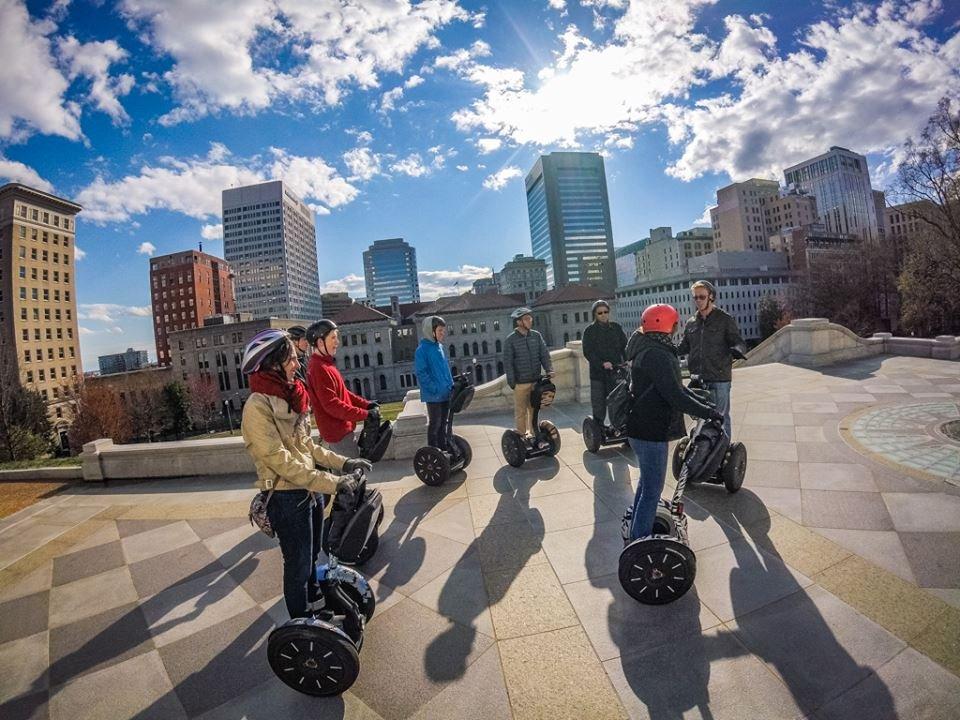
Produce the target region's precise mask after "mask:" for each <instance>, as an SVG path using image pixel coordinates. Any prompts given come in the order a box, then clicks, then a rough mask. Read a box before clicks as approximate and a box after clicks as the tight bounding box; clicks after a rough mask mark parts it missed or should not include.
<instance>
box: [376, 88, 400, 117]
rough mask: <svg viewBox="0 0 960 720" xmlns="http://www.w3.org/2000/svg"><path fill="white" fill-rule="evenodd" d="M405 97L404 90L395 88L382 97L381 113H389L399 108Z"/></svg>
mask: <svg viewBox="0 0 960 720" xmlns="http://www.w3.org/2000/svg"><path fill="white" fill-rule="evenodd" d="M402 97H403V88H402V87H395V88H393V90H388V91H387V92H385V93H384V94H383V95H381V96H380V112H382V113H388V112H390V111H391V110H393V109H394V108H396V106H397V102H398V101H399V100H400V98H402Z"/></svg>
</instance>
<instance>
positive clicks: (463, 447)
mask: <svg viewBox="0 0 960 720" xmlns="http://www.w3.org/2000/svg"><path fill="white" fill-rule="evenodd" d="M453 443H454V444H455V445H456V446H457V450H458V451H459V452H460V457H462V458H463V468H461V469H462V470H466V469H467V466H468V465H470V463H471V462H472V461H473V448H472V447H470V443H468V442H467V441H466V439H465V438H462V437H460V436H459V435H454V436H453Z"/></svg>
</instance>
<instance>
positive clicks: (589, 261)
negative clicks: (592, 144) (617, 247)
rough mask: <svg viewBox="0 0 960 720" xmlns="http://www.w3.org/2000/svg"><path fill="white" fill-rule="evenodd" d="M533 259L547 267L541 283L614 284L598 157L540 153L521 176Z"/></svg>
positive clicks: (606, 201) (603, 178)
mask: <svg viewBox="0 0 960 720" xmlns="http://www.w3.org/2000/svg"><path fill="white" fill-rule="evenodd" d="M526 189H527V212H528V215H529V219H530V243H531V245H532V246H533V256H534V257H536V258H540V259H541V260H544V261H545V262H546V263H547V285H548V286H550V287H561V286H563V285H567V284H569V283H584V284H589V285H594V286H596V287H598V288H602V289H605V290H613V289H614V288H616V286H617V274H616V265H615V264H614V257H613V230H612V228H611V225H610V201H609V198H608V196H607V177H606V172H605V171H604V165H603V158H602V157H601V156H600V155H599V154H598V153H578V152H555V153H550V154H549V155H541V156H540V158H539V159H538V160H537V162H536V164H535V165H534V166H533V169H531V170H530V172H529V173H528V174H527V179H526Z"/></svg>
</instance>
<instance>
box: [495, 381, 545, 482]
mask: <svg viewBox="0 0 960 720" xmlns="http://www.w3.org/2000/svg"><path fill="white" fill-rule="evenodd" d="M556 395H557V386H556V385H554V384H553V381H552V380H551V379H550V376H549V375H543V376H541V377H540V379H539V380H537V381H536V382H535V383H533V387H532V388H531V389H530V406H531V407H532V408H533V427H534V428H535V432H536V434H535V435H534V436H533V437H532V438H528V437H527V436H525V435H523V434H521V433H518V432H517V431H516V430H513V429H508V430H505V431H504V433H503V436H502V437H501V438H500V449H501V450H502V451H503V457H504V458H505V459H506V461H507V462H508V463H510V465H511V466H513V467H520V466H521V465H523V464H524V463H525V462H526V461H527V460H530V459H532V458H537V457H543V456H549V457H553V456H554V455H556V454H557V453H558V452H560V431H559V430H557V426H556V425H554V424H553V423H552V422H550V421H549V420H540V409H541V408H545V407H549V406H550V405H552V404H553V400H554V398H555V397H556Z"/></svg>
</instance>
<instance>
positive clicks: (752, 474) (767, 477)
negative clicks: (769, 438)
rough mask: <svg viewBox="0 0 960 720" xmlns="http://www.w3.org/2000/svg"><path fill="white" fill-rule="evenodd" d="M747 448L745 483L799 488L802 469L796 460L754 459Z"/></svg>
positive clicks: (756, 485) (758, 485)
mask: <svg viewBox="0 0 960 720" xmlns="http://www.w3.org/2000/svg"><path fill="white" fill-rule="evenodd" d="M749 455H750V449H749V447H748V448H747V458H748V459H747V472H746V474H745V475H744V476H743V484H744V485H748V486H750V487H780V488H799V487H800V469H799V464H798V463H795V462H782V461H779V460H754V459H753V458H751V457H749Z"/></svg>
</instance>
